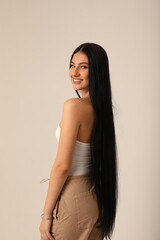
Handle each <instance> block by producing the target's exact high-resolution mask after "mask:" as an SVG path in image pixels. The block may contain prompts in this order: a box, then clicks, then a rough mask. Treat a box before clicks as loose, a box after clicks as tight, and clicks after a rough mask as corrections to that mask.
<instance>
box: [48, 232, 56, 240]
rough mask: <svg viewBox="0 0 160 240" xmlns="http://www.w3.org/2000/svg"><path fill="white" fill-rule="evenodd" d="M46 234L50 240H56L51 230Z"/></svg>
mask: <svg viewBox="0 0 160 240" xmlns="http://www.w3.org/2000/svg"><path fill="white" fill-rule="evenodd" d="M46 235H47V237H48V238H49V239H50V240H55V238H53V237H52V235H51V234H50V232H46Z"/></svg>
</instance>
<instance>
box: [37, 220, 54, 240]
mask: <svg viewBox="0 0 160 240" xmlns="http://www.w3.org/2000/svg"><path fill="white" fill-rule="evenodd" d="M51 224H52V219H51V220H43V219H42V221H41V224H40V226H39V230H40V234H41V240H55V238H54V237H52V235H51V233H50V229H51Z"/></svg>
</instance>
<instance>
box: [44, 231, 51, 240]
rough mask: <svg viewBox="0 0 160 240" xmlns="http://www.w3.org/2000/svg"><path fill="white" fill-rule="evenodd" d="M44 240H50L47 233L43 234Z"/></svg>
mask: <svg viewBox="0 0 160 240" xmlns="http://www.w3.org/2000/svg"><path fill="white" fill-rule="evenodd" d="M42 240H49V239H48V237H47V234H46V233H45V232H43V233H42Z"/></svg>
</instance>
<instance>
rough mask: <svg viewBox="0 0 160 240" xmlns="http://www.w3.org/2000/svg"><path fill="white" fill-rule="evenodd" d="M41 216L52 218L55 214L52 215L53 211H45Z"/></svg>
mask: <svg viewBox="0 0 160 240" xmlns="http://www.w3.org/2000/svg"><path fill="white" fill-rule="evenodd" d="M41 217H45V218H52V217H53V215H52V213H46V212H43V213H42V214H41Z"/></svg>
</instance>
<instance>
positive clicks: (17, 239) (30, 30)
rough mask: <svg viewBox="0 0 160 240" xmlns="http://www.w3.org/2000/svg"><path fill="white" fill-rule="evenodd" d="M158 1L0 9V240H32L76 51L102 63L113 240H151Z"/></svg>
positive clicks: (24, 4)
mask: <svg viewBox="0 0 160 240" xmlns="http://www.w3.org/2000/svg"><path fill="white" fill-rule="evenodd" d="M159 9H160V2H159V1H157V0H147V1H146V0H139V1H135V0H130V1H129V0H122V1H107V0H106V1H105V0H104V1H102V0H99V1H93V0H85V1H84V0H81V1H73V0H68V1H58V0H56V1H55V0H52V1H51V0H47V1H44V0H43V1H42V0H32V1H31V0H15V1H11V0H10V1H9V0H1V1H0V24H1V37H0V41H1V43H0V46H1V54H0V57H1V63H0V66H1V73H0V74H1V75H0V81H1V82H0V97H1V100H0V106H1V111H0V112H1V117H0V120H1V124H0V137H1V139H0V140H1V142H0V143H1V145H0V146H1V148H0V157H1V182H0V184H1V197H0V207H1V209H0V226H1V230H0V238H1V239H3V240H9V239H12V240H39V239H40V234H39V225H40V221H41V218H40V215H41V212H42V210H43V206H44V200H45V197H46V192H47V187H48V181H47V182H45V183H42V184H40V180H41V179H43V178H48V177H49V174H50V169H51V167H52V163H53V159H54V157H55V154H56V151H57V141H56V137H55V129H56V127H57V124H58V122H59V121H60V120H61V113H62V104H63V102H64V101H65V100H66V99H68V98H71V97H78V96H77V95H76V93H75V91H74V90H73V89H72V85H71V82H70V79H69V75H68V66H69V59H70V56H71V54H72V52H73V50H74V49H75V48H76V47H77V46H78V45H79V44H81V43H84V42H95V43H98V44H100V45H102V46H103V47H104V48H105V49H106V51H107V53H108V57H109V63H110V75H111V84H112V94H113V104H114V106H115V110H114V114H115V125H116V134H117V143H118V150H119V203H118V212H117V218H116V225H115V230H114V234H113V240H135V239H136V240H151V239H152V240H158V239H160V231H159V229H160V210H159V203H160V187H159V180H160V177H159V173H160V172H159V170H160V162H159V157H160V152H159V149H158V147H159V141H160V128H159V123H160V107H159V100H160V97H159V92H160V83H159V77H160V74H159V69H158V67H159V62H160V59H159V58H160V57H159V50H160V49H159V43H160V34H159V20H160V19H159Z"/></svg>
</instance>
